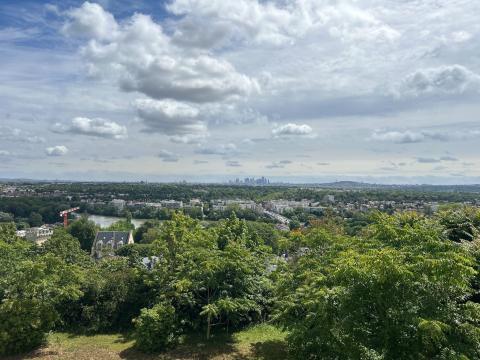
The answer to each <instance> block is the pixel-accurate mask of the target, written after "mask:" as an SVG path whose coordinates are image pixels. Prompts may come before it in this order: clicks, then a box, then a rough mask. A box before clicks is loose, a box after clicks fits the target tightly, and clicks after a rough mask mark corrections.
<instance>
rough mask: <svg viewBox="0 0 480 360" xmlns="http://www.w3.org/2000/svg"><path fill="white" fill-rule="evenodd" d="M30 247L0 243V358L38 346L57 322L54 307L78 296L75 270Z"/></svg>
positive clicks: (20, 244)
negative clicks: (3, 355)
mask: <svg viewBox="0 0 480 360" xmlns="http://www.w3.org/2000/svg"><path fill="white" fill-rule="evenodd" d="M3 236H4V234H3ZM33 246H34V245H32V244H29V243H28V242H25V241H23V240H19V239H17V240H13V241H9V242H5V241H2V240H0V354H10V353H18V352H21V351H26V350H30V349H32V348H34V347H35V346H38V345H40V344H41V343H42V342H43V341H44V339H45V333H46V332H47V331H50V330H51V329H53V327H54V325H55V323H56V322H57V321H58V320H59V313H58V311H57V306H58V305H59V304H60V303H61V302H63V301H66V300H75V299H78V297H79V296H80V295H81V291H80V289H79V286H78V284H79V282H80V279H81V272H80V270H79V268H78V267H77V266H75V265H70V264H66V263H65V262H64V261H63V259H61V258H59V257H58V256H55V255H53V254H51V253H44V254H41V255H40V254H37V253H36V252H35V251H33V250H34V248H33Z"/></svg>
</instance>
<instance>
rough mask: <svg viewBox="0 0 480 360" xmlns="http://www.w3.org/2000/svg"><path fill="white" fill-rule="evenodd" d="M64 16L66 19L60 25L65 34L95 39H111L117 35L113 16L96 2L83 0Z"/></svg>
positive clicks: (116, 25) (116, 26)
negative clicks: (77, 6)
mask: <svg viewBox="0 0 480 360" xmlns="http://www.w3.org/2000/svg"><path fill="white" fill-rule="evenodd" d="M66 16H67V18H68V20H67V21H66V23H65V24H64V25H63V27H62V32H63V33H64V34H66V35H69V36H76V37H81V38H93V39H96V40H111V39H113V38H114V37H116V36H117V35H118V34H117V32H118V24H117V22H116V21H115V18H114V17H113V15H112V14H110V13H109V12H107V11H105V10H103V8H102V7H101V6H100V5H98V4H95V3H90V2H88V1H87V2H84V3H83V5H82V6H80V7H79V8H73V9H71V10H69V11H67V12H66Z"/></svg>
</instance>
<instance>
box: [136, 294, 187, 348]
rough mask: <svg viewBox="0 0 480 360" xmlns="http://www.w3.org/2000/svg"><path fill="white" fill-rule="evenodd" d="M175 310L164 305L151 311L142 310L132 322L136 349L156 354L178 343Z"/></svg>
mask: <svg viewBox="0 0 480 360" xmlns="http://www.w3.org/2000/svg"><path fill="white" fill-rule="evenodd" d="M176 320H177V319H176V314H175V308H174V307H173V306H172V305H170V304H166V303H160V304H156V305H155V306H154V307H153V308H151V309H142V311H141V313H140V316H139V317H138V318H136V319H135V320H134V323H135V333H134V337H135V340H136V344H137V347H138V348H139V349H140V350H142V351H145V352H156V351H162V350H165V349H168V348H170V347H172V346H174V345H175V344H176V343H177V341H178V331H177V330H178V328H177V324H176V323H177V321H176Z"/></svg>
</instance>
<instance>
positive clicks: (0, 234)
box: [0, 222, 18, 243]
mask: <svg viewBox="0 0 480 360" xmlns="http://www.w3.org/2000/svg"><path fill="white" fill-rule="evenodd" d="M17 240H18V238H17V233H16V228H15V224H14V223H12V222H10V223H8V222H6V223H0V242H4V243H13V242H15V241H17Z"/></svg>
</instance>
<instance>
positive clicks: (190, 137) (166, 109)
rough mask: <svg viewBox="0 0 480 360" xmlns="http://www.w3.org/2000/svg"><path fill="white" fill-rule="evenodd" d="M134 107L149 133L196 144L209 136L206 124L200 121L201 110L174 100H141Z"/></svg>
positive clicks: (175, 140)
mask: <svg viewBox="0 0 480 360" xmlns="http://www.w3.org/2000/svg"><path fill="white" fill-rule="evenodd" d="M134 106H135V108H136V110H137V115H138V117H139V118H140V119H141V120H142V121H143V124H144V125H145V126H146V131H148V132H158V133H162V134H165V135H170V136H172V141H174V142H180V143H182V142H183V143H189V142H195V141H196V140H199V139H201V138H204V137H205V136H206V135H207V126H206V124H205V122H203V121H201V120H200V119H199V110H198V109H197V108H196V107H194V106H192V105H188V104H185V103H181V102H178V101H173V100H161V101H159V100H153V99H139V100H136V101H135V103H134Z"/></svg>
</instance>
